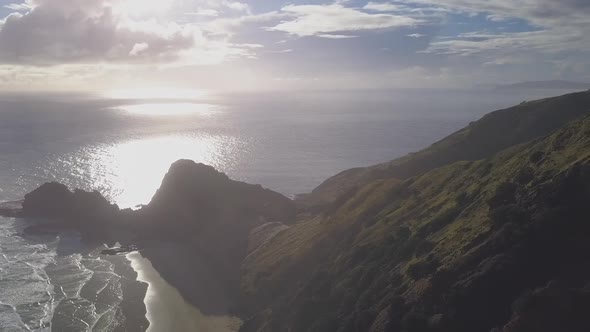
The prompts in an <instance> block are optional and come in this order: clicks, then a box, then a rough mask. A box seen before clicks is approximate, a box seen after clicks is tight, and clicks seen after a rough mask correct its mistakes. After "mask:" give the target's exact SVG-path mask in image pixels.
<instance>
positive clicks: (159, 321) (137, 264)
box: [125, 252, 241, 332]
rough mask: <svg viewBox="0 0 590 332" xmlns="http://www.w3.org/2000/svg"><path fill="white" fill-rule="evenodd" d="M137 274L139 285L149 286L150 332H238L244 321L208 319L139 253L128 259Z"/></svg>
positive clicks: (225, 318)
mask: <svg viewBox="0 0 590 332" xmlns="http://www.w3.org/2000/svg"><path fill="white" fill-rule="evenodd" d="M125 257H126V258H127V260H129V262H130V266H131V268H133V270H134V271H135V272H136V273H137V281H141V282H143V283H146V284H147V285H148V286H147V291H146V293H145V298H144V304H145V307H146V310H147V313H146V316H145V317H146V319H147V320H148V321H149V326H148V328H147V330H146V331H147V332H161V331H187V332H190V331H198V332H236V331H238V330H239V328H240V326H241V320H240V319H239V318H237V317H231V316H207V315H205V314H203V313H202V312H201V310H199V309H198V308H196V307H195V306H193V305H191V304H190V303H188V302H187V301H186V300H185V299H184V298H183V296H182V295H181V293H180V291H179V290H178V289H176V288H174V287H173V286H171V285H170V284H169V283H168V282H167V281H166V280H164V278H162V276H161V275H160V273H159V272H158V271H157V270H156V269H155V268H154V266H153V265H152V263H151V261H150V260H149V259H148V258H146V257H144V256H143V255H142V254H141V253H140V252H132V253H128V254H127V255H126V256H125Z"/></svg>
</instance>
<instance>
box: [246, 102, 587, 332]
mask: <svg viewBox="0 0 590 332" xmlns="http://www.w3.org/2000/svg"><path fill="white" fill-rule="evenodd" d="M589 105H590V93H581V94H572V95H568V96H564V97H558V98H552V99H547V100H542V101H537V102H529V103H526V104H523V105H521V106H517V107H516V108H512V109H508V110H504V111H499V112H495V113H492V114H490V115H488V116H486V117H484V118H483V119H482V120H480V121H478V122H476V123H474V124H472V125H470V126H469V127H467V128H466V129H464V130H462V131H459V132H458V133H456V134H453V135H451V136H450V137H449V138H447V139H445V140H443V141H441V142H439V143H437V144H435V145H433V146H432V147H430V148H429V149H427V150H424V151H422V152H419V153H417V154H414V155H411V156H408V157H405V158H402V159H399V160H397V161H394V162H391V163H389V164H387V165H380V166H375V167H373V168H369V169H363V170H354V171H351V173H350V174H359V173H358V172H361V173H364V174H365V175H366V174H371V175H370V176H368V177H366V176H365V175H363V176H362V178H363V180H361V181H356V180H354V181H351V182H355V185H354V186H348V185H339V187H340V189H342V188H347V189H346V194H345V195H338V199H337V200H330V201H331V202H332V203H330V204H329V205H327V206H324V208H323V209H322V210H319V211H320V212H318V213H316V214H314V215H312V216H311V217H309V218H308V219H306V220H302V221H300V222H298V223H296V224H295V225H294V226H292V227H291V228H290V229H288V230H286V231H283V232H281V233H279V234H278V235H277V236H276V237H274V238H273V239H272V240H271V241H269V242H268V243H266V244H265V245H264V246H263V247H261V248H260V249H259V250H258V251H256V252H255V253H254V254H252V255H250V256H248V257H247V258H246V259H245V260H244V262H243V265H242V295H243V299H242V306H241V309H240V310H241V311H242V312H243V313H245V316H246V317H250V319H249V320H247V322H246V324H245V325H244V327H243V329H242V330H243V331H246V332H249V331H259V332H262V331H268V332H280V331H326V332H328V331H338V332H348V331H359V332H361V331H373V332H378V331H379V332H380V331H407V332H410V331H454V332H463V331H464V332H473V331H490V330H491V329H493V328H502V327H503V326H506V329H507V330H508V331H528V330H526V329H524V328H521V329H514V326H520V327H522V326H528V325H527V324H530V322H531V321H534V320H535V312H536V311H535V310H540V309H539V308H537V307H535V306H534V304H530V303H531V302H532V301H534V300H536V299H537V298H538V297H540V296H541V295H539V294H545V293H547V291H546V290H545V288H544V287H548V286H547V284H549V283H551V282H553V283H555V282H561V283H565V284H567V285H569V286H568V287H566V288H564V289H563V290H562V293H559V292H560V291H559V290H558V291H553V292H550V293H551V296H553V297H555V298H559V299H562V300H563V298H566V299H567V298H569V297H568V294H570V293H572V294H576V296H579V297H580V298H581V299H582V300H584V301H587V299H588V294H587V291H588V290H590V287H588V286H586V284H588V285H590V257H589V256H588V255H587V253H588V252H590V251H589V250H590V241H587V239H588V237H589V236H590V224H589V223H588V222H587V219H588V216H589V215H590V206H589V205H588V204H587V202H589V201H590V116H585V117H582V118H581V119H578V120H576V121H574V122H571V123H569V124H567V125H565V126H563V127H562V128H560V129H558V130H557V131H556V132H554V133H553V134H550V135H549V136H545V137H543V138H537V137H539V136H543V135H544V134H548V133H549V132H550V131H551V130H552V128H554V127H557V126H560V125H561V124H563V123H565V122H567V121H569V120H571V119H573V118H575V117H576V116H578V115H580V114H587V113H588V112H587V111H588V110H590V106H589ZM502 126H504V128H505V129H504V130H498V128H500V127H502ZM530 139H534V140H533V141H530ZM526 141H530V142H528V143H526V144H521V145H516V146H513V145H514V143H523V142H526ZM502 149H505V150H503V151H501V150H502ZM462 159H463V160H468V161H457V160H462ZM476 159H480V160H476ZM454 161H457V162H454ZM445 165H446V166H445ZM439 166H442V167H439ZM436 167H438V168H436ZM378 170H382V171H383V172H381V173H380V175H378V176H376V175H375V174H376V173H375V172H377V173H379V171H378ZM397 175H400V176H397ZM414 175H416V176H414ZM411 176H414V177H411ZM339 177H340V178H342V177H343V175H342V174H341V175H339V176H337V177H336V178H335V179H338V178H339ZM371 178H373V179H374V180H373V181H369V179H371ZM375 178H376V179H375ZM357 179H359V178H357ZM333 180H334V179H332V180H330V181H333ZM364 182H366V184H362V183H364ZM345 183H347V182H346V181H345ZM585 286H586V288H584V287H585ZM537 288H538V289H539V290H537V291H535V292H534V295H530V294H531V293H530V292H531V291H532V290H534V289H537ZM527 292H528V293H527ZM556 292H557V293H556ZM527 294H529V295H528V296H527ZM582 300H581V301H582ZM539 301H541V300H539ZM564 301H565V300H564ZM513 303H515V304H514V312H513V311H512V308H513ZM518 303H525V304H521V305H519V304H518ZM523 308H525V309H526V310H525V309H523ZM523 311H524V312H525V313H526V314H523ZM565 312H566V310H560V311H556V312H555V313H553V314H552V315H551V314H550V313H542V312H541V311H539V313H538V314H544V315H545V316H544V317H543V321H544V322H546V324H545V326H546V327H549V326H553V327H555V326H561V325H559V324H560V322H561V321H564V320H567V319H569V320H571V319H577V320H579V321H580V320H581V321H584V320H588V318H587V317H586V315H575V314H571V315H570V314H568V315H566V313H565ZM584 322H585V323H588V322H586V321H584ZM584 322H578V321H575V322H571V321H568V322H567V324H566V323H565V322H564V323H563V325H562V326H564V327H566V326H567V327H568V328H567V330H568V331H586V330H584V329H577V327H579V326H588V325H583V323H584ZM556 324H557V325H556ZM511 328H512V329H511ZM533 330H534V331H555V329H554V330H550V329H543V328H540V329H536V330H535V329H530V331H533ZM557 330H564V329H557Z"/></svg>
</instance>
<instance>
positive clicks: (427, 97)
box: [0, 90, 559, 332]
mask: <svg viewBox="0 0 590 332" xmlns="http://www.w3.org/2000/svg"><path fill="white" fill-rule="evenodd" d="M552 94H559V93H556V92H553V93H549V92H547V91H528V92H512V93H507V92H501V93H500V92H489V91H442V90H396V91H355V92H350V91H345V92H342V91H340V92H291V93H285V92H276V93H264V94H263V93H258V94H253V93H250V94H248V93H244V94H226V95H223V94H209V95H203V96H201V97H199V98H198V99H191V100H151V99H109V98H103V97H96V96H91V95H79V94H59V95H56V94H9V93H5V94H0V201H12V200H18V199H21V198H22V197H23V195H24V194H25V193H27V192H29V191H31V190H33V189H35V188H36V187H37V186H39V185H40V184H42V183H44V182H47V181H59V182H62V183H64V184H67V185H68V186H70V187H71V188H82V189H85V190H98V191H100V192H101V193H103V195H105V197H107V198H108V199H110V200H111V201H113V202H115V203H117V204H119V206H120V207H132V208H133V207H137V206H139V205H141V204H146V203H148V202H149V200H150V198H151V196H152V195H153V194H154V193H155V191H156V189H157V188H158V187H159V184H160V181H161V180H162V178H163V176H164V174H165V173H166V171H167V169H168V167H169V166H170V164H171V163H172V162H174V161H176V160H178V159H183V158H186V159H193V160H195V161H198V162H203V163H206V164H210V165H212V166H214V167H216V168H217V169H218V170H220V171H223V172H225V173H227V174H228V175H229V176H230V177H232V178H234V179H237V180H243V181H246V182H250V183H257V184H261V185H263V186H264V187H266V188H270V189H273V190H276V191H278V192H280V193H282V194H284V195H287V196H290V197H293V196H294V195H296V194H300V193H305V192H309V191H311V190H312V189H313V188H314V187H315V186H317V185H319V184H320V183H321V182H322V181H323V180H325V179H326V178H328V177H329V176H331V175H334V174H336V173H338V172H340V171H342V170H345V169H348V168H353V167H360V166H368V165H372V164H376V163H380V162H384V161H388V160H391V159H394V158H396V157H400V156H402V155H405V154H407V153H410V152H412V151H416V150H419V149H421V148H424V147H426V146H428V145H429V144H431V143H433V142H435V141H436V140H438V139H440V138H443V137H444V136H446V135H448V134H450V133H452V132H453V131H455V130H457V129H459V128H462V127H464V126H465V125H467V124H468V123H469V122H471V121H474V120H477V119H478V118H480V117H481V116H482V115H484V114H485V113H488V112H491V111H493V110H496V109H500V108H504V107H508V106H512V105H514V104H518V103H520V102H522V101H524V100H532V99H536V98H540V97H545V96H550V95H552ZM24 227H25V224H24V222H22V221H20V220H15V219H11V218H0V331H50V330H52V329H53V330H54V331H60V332H61V331H64V332H69V331H115V330H116V329H117V326H119V328H120V326H121V322H123V321H125V313H124V311H123V310H122V309H121V308H122V306H123V305H122V303H123V300H124V298H123V297H124V296H123V294H124V292H123V290H122V281H121V278H123V276H122V275H121V274H120V273H117V264H128V262H127V263H126V261H125V260H124V259H123V258H111V259H105V258H103V257H101V256H100V255H98V253H97V250H98V249H97V248H95V247H87V245H86V244H84V243H82V242H81V241H80V238H79V237H78V236H77V234H74V233H71V234H68V233H61V234H58V235H46V236H25V235H23V234H22V232H23V229H24ZM117 259H120V261H116V260H117ZM161 325H162V324H160V326H161ZM136 328H137V327H136ZM203 332H205V331H203Z"/></svg>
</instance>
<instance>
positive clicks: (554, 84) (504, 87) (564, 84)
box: [494, 80, 590, 91]
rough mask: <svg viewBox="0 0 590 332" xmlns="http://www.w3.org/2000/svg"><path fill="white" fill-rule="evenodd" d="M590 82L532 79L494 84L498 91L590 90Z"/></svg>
mask: <svg viewBox="0 0 590 332" xmlns="http://www.w3.org/2000/svg"><path fill="white" fill-rule="evenodd" d="M588 89H590V83H583V82H571V81H562V80H554V81H531V82H520V83H513V84H500V85H496V86H494V90H496V91H511V90H512V91H513V90H572V91H573V90H580V91H582V90H588Z"/></svg>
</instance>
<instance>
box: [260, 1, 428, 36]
mask: <svg viewBox="0 0 590 332" xmlns="http://www.w3.org/2000/svg"><path fill="white" fill-rule="evenodd" d="M281 12H282V13H285V14H287V15H288V16H290V18H289V19H287V20H286V21H283V22H281V23H279V24H277V25H275V26H273V27H270V28H267V30H269V31H281V32H286V33H288V34H291V35H295V36H300V37H305V36H319V37H327V36H334V33H341V32H354V31H361V30H376V29H387V28H397V27H407V26H414V25H416V24H418V23H420V21H419V20H416V19H414V18H411V17H406V16H401V15H392V14H381V13H380V14H370V13H366V12H363V11H360V10H358V9H354V8H348V7H345V6H343V5H342V4H339V3H335V4H331V5H289V6H285V7H283V8H282V10H281ZM341 36H343V35H341ZM332 38H333V37H332Z"/></svg>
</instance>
